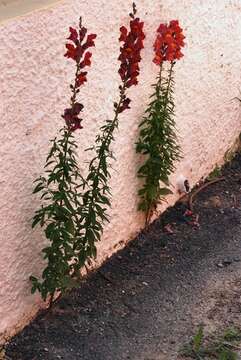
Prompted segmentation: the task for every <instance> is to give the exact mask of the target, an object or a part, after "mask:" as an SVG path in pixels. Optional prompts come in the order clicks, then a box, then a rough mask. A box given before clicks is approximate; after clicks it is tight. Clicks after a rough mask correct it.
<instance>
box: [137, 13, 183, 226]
mask: <svg viewBox="0 0 241 360" xmlns="http://www.w3.org/2000/svg"><path fill="white" fill-rule="evenodd" d="M184 38H185V37H184V35H183V32H182V29H181V28H180V26H179V23H178V21H177V20H172V21H170V23H169V24H168V25H167V24H160V26H159V28H158V30H157V37H156V40H155V43H154V52H155V57H154V59H153V62H154V63H155V64H156V65H157V66H158V67H159V72H158V75H157V81H156V83H155V84H154V85H153V88H154V92H153V94H152V95H151V96H150V103H149V105H148V107H147V109H146V111H145V115H144V117H143V119H142V121H141V123H140V125H139V129H140V132H139V139H138V142H137V145H136V151H137V153H140V154H143V155H144V162H143V164H142V165H141V167H140V168H139V170H138V177H139V178H141V179H142V180H143V185H142V187H141V189H140V190H139V192H138V194H139V196H140V202H139V210H142V211H144V212H145V214H146V224H148V223H149V221H150V219H151V216H152V214H153V211H155V209H156V207H157V204H158V203H159V202H161V201H163V200H164V198H165V196H166V195H167V194H170V193H172V191H171V189H170V183H169V176H170V174H171V173H172V172H173V171H174V169H175V162H176V161H177V160H179V159H180V156H181V155H180V147H179V144H178V141H177V136H176V127H175V113H174V99H173V93H174V65H175V63H176V61H177V60H179V59H180V58H181V57H182V56H183V54H182V52H181V48H182V47H183V46H184V42H183V40H184ZM165 63H166V64H167V66H165Z"/></svg>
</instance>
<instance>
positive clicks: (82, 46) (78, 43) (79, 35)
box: [64, 24, 96, 68]
mask: <svg viewBox="0 0 241 360" xmlns="http://www.w3.org/2000/svg"><path fill="white" fill-rule="evenodd" d="M69 31H70V36H69V37H68V40H70V41H71V42H72V43H67V44H66V45H65V46H66V49H67V52H66V53H65V55H64V56H66V57H67V58H70V59H73V60H74V61H76V62H77V63H78V64H80V63H81V64H82V68H83V67H85V66H89V65H90V64H91V63H90V58H91V53H90V52H89V51H87V52H86V53H85V51H86V50H87V49H88V48H90V47H93V46H95V42H94V39H95V38H96V34H89V35H87V37H86V41H85V42H84V43H83V40H84V38H85V35H86V34H87V29H86V28H85V27H83V26H82V25H81V24H80V27H79V31H77V30H76V29H74V28H72V27H70V28H69ZM84 53H85V54H84ZM81 60H82V61H81Z"/></svg>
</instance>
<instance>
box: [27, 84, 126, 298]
mask: <svg viewBox="0 0 241 360" xmlns="http://www.w3.org/2000/svg"><path fill="white" fill-rule="evenodd" d="M124 92H125V86H123V87H120V100H119V103H118V104H116V105H115V116H114V119H113V120H107V121H106V122H105V124H104V125H103V126H102V127H101V128H100V135H98V136H97V137H96V140H95V146H94V147H92V148H89V149H87V150H88V151H90V150H92V151H94V154H95V155H94V157H93V159H92V160H91V161H90V163H89V171H88V176H87V178H86V179H84V178H83V177H82V176H81V174H80V172H79V168H78V165H77V160H76V154H75V149H76V148H77V145H76V143H75V140H74V137H73V135H72V133H71V131H69V130H67V129H62V130H61V132H60V134H61V137H60V139H59V140H57V139H54V140H53V141H52V147H51V150H50V152H49V155H48V157H47V160H46V165H45V176H41V177H39V178H38V179H37V180H36V181H35V183H36V184H35V189H34V191H33V193H40V194H41V199H42V201H43V203H44V204H43V205H42V206H41V208H40V209H39V210H37V211H36V212H35V216H34V218H33V223H32V226H33V227H35V226H36V225H40V226H41V227H42V228H44V232H45V236H46V238H47V239H48V241H49V245H48V246H46V247H45V248H44V249H43V250H42V252H43V254H44V259H45V260H46V262H47V266H46V268H45V269H44V271H43V273H42V279H40V280H39V279H37V278H36V277H34V276H31V277H30V280H31V281H32V293H34V292H35V291H37V290H38V291H39V292H40V293H41V296H42V298H43V299H44V300H46V299H47V297H48V296H49V295H50V296H51V301H52V298H53V296H54V294H55V292H56V291H60V292H64V291H65V290H66V289H68V288H70V287H72V286H75V285H76V284H77V281H78V279H79V276H80V269H81V268H82V267H83V266H85V265H86V263H88V264H90V263H91V260H92V259H94V258H95V257H96V252H97V251H96V242H97V241H99V240H100V238H101V234H102V232H103V224H104V222H106V221H109V218H108V214H107V210H108V208H109V207H110V206H111V202H110V200H111V191H110V187H109V183H108V182H109V179H110V176H111V175H110V172H109V167H110V159H113V153H112V151H111V149H110V146H111V143H112V141H113V140H114V131H115V129H116V128H117V127H118V114H119V113H120V109H121V107H122V106H123V102H124V101H125V95H124Z"/></svg>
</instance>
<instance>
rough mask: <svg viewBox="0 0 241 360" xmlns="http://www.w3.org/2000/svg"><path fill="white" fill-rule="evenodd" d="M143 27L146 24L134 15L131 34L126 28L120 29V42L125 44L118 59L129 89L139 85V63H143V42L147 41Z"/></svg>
mask: <svg viewBox="0 0 241 360" xmlns="http://www.w3.org/2000/svg"><path fill="white" fill-rule="evenodd" d="M143 27H144V22H142V21H140V19H139V18H134V16H133V15H132V20H131V21H130V30H129V32H128V30H127V28H126V27H125V26H121V28H120V38H119V41H120V42H123V45H122V47H121V48H120V56H119V58H118V60H119V61H120V62H121V65H120V69H119V74H120V77H121V80H122V81H123V83H124V85H125V87H127V88H129V87H131V86H132V85H137V84H138V80H137V77H138V75H139V73H140V68H139V62H140V61H141V50H142V49H143V48H144V46H143V40H144V39H145V34H144V32H143Z"/></svg>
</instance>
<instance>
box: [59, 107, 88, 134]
mask: <svg viewBox="0 0 241 360" xmlns="http://www.w3.org/2000/svg"><path fill="white" fill-rule="evenodd" d="M83 108H84V106H83V105H82V104H80V103H78V102H76V103H75V104H74V105H73V106H72V108H67V109H65V110H64V115H62V117H63V118H64V120H65V122H66V125H67V127H68V129H69V130H70V131H75V130H77V129H82V127H83V126H82V125H81V121H82V119H81V118H79V117H78V115H79V113H80V112H81V111H82V110H83Z"/></svg>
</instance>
